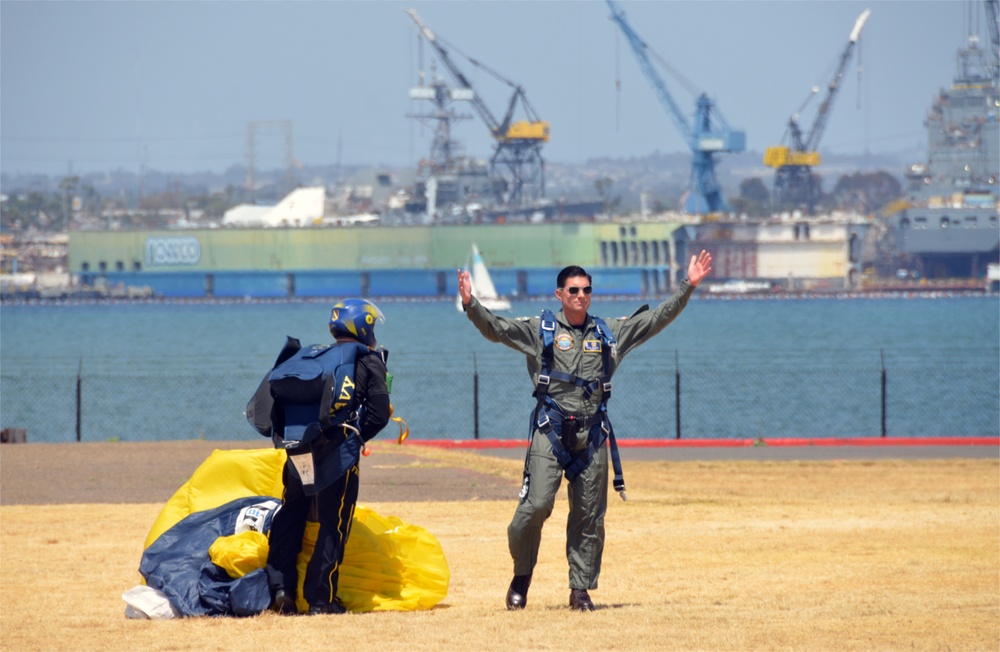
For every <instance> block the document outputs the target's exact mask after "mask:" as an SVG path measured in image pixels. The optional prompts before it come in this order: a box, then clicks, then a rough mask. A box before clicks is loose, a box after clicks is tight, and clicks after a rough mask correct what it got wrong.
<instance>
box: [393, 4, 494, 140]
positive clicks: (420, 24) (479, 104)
mask: <svg viewBox="0 0 1000 652" xmlns="http://www.w3.org/2000/svg"><path fill="white" fill-rule="evenodd" d="M406 13H407V14H409V16H410V18H412V19H413V22H415V23H416V24H417V28H418V29H419V30H420V33H421V34H423V35H424V39H426V40H427V42H428V43H430V44H431V47H432V48H434V51H435V52H437V54H438V58H439V59H441V63H443V64H444V65H445V67H446V68H447V69H448V72H450V73H451V75H452V77H454V78H455V81H457V82H458V84H459V85H460V86H461V87H462V88H465V89H468V90H470V91H472V93H473V95H472V100H471V102H472V106H473V108H474V109H475V110H476V113H478V114H479V116H480V117H481V118H482V119H483V122H485V123H486V126H487V128H488V129H489V130H490V133H492V134H493V137H494V138H495V137H496V136H497V133H498V132H499V130H500V123H499V122H497V119H496V118H495V117H493V114H492V113H490V109H489V107H487V106H486V103H485V102H483V99H482V98H481V97H479V93H476V91H475V89H474V88H473V87H472V84H471V83H469V80H468V79H466V77H465V75H464V74H462V71H461V70H460V69H459V68H458V66H456V65H455V62H454V61H452V60H451V56H450V55H449V54H448V50H447V49H445V47H444V46H443V45H441V43H439V42H438V39H437V37H436V36H434V32H432V31H431V29H430V28H429V27H427V25H425V24H424V21H422V20H420V16H418V15H417V12H416V10H415V9H407V10H406Z"/></svg>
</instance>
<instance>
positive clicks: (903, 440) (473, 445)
mask: <svg viewBox="0 0 1000 652" xmlns="http://www.w3.org/2000/svg"><path fill="white" fill-rule="evenodd" d="M406 442H407V443H408V444H414V445H417V446H434V447H437V448H450V449H456V448H457V449H470V450H480V449H485V448H527V447H528V442H527V440H523V439H413V438H412V437H411V438H410V439H407V440H406ZM618 446H619V447H621V448H743V447H752V446H1000V437H851V438H836V439H805V438H793V437H787V438H776V439H619V440H618Z"/></svg>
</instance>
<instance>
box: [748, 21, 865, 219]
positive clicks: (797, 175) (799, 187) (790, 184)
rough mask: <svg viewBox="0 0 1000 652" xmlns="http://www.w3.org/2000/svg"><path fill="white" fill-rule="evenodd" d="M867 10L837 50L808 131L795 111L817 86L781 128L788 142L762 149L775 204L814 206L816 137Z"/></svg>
mask: <svg viewBox="0 0 1000 652" xmlns="http://www.w3.org/2000/svg"><path fill="white" fill-rule="evenodd" d="M871 13H872V12H871V10H870V9H865V10H864V11H863V12H861V15H860V16H858V18H857V20H855V21H854V27H853V28H852V29H851V34H850V38H849V39H848V41H847V46H846V47H845V48H844V51H843V52H842V53H841V54H840V60H839V61H838V64H837V69H836V72H835V73H834V75H833V79H831V80H830V82H829V83H828V84H827V87H826V97H825V98H824V99H823V103H822V104H820V105H819V110H818V111H817V112H816V118H815V119H814V120H813V124H812V127H810V129H809V133H808V135H805V136H804V135H803V133H802V128H801V127H800V126H799V114H800V113H801V112H802V110H803V109H804V108H805V106H806V104H808V103H809V100H810V99H812V97H813V95H815V94H816V93H817V92H819V89H818V88H813V89H812V92H811V93H810V94H809V97H808V98H807V99H806V101H805V102H804V103H803V104H802V106H801V107H800V108H799V110H798V111H797V112H796V113H794V114H793V115H792V117H791V118H789V120H788V129H787V130H786V131H785V136H784V138H782V142H783V143H785V142H787V143H789V144H788V145H779V146H777V147H768V148H767V150H766V151H765V152H764V165H767V166H768V167H772V168H774V197H773V202H774V205H775V206H777V207H778V208H798V207H803V206H804V207H805V208H806V210H807V211H808V213H809V214H810V215H812V213H813V210H814V209H815V207H816V201H817V200H818V199H819V190H820V187H819V183H818V182H817V180H816V178H815V177H814V176H813V173H812V168H813V167H815V166H817V165H819V164H820V162H821V159H820V155H819V152H818V151H817V150H818V148H819V141H820V138H822V137H823V130H824V129H826V123H827V121H828V120H829V119H830V107H831V106H833V100H834V99H835V98H836V97H837V91H838V90H839V89H840V79H841V77H843V76H844V70H845V69H846V68H847V63H848V61H850V59H851V54H852V53H853V52H854V46H855V44H856V43H857V41H858V38H860V37H861V29H862V28H863V27H864V26H865V22H866V21H867V20H868V16H869V15H870V14H871Z"/></svg>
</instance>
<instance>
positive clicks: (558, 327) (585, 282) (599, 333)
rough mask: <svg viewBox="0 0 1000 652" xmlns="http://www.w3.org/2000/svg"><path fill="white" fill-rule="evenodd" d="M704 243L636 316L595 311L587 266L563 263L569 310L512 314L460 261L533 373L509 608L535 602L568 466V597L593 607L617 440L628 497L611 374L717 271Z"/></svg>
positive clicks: (473, 308)
mask: <svg viewBox="0 0 1000 652" xmlns="http://www.w3.org/2000/svg"><path fill="white" fill-rule="evenodd" d="M711 265H712V257H711V256H710V255H709V254H708V253H707V252H705V251H702V252H701V254H700V255H698V256H692V257H691V263H690V265H688V270H687V273H688V278H687V280H685V281H683V282H682V283H681V285H680V288H679V289H678V291H677V292H676V293H675V294H674V295H673V296H672V297H670V298H669V299H667V300H666V301H664V302H663V303H661V304H660V305H659V306H657V307H656V308H654V309H652V310H649V309H648V306H643V307H642V308H640V309H639V310H638V311H636V312H635V313H633V314H632V315H631V316H629V317H623V318H621V319H615V320H608V321H607V322H605V321H604V320H603V319H600V318H598V317H595V316H592V315H590V314H589V313H588V309H589V308H590V298H591V293H592V291H593V287H592V285H591V277H590V275H589V274H587V272H586V271H584V269H583V268H581V267H577V266H575V265H574V266H570V267H566V268H564V269H563V270H562V271H561V272H560V273H559V275H558V278H557V279H556V286H557V287H556V290H555V295H556V298H557V299H559V301H560V303H561V304H562V310H560V311H559V313H558V314H556V315H553V314H552V313H551V312H550V311H548V310H546V311H543V312H542V315H541V316H539V317H531V318H527V317H525V318H520V319H508V318H505V317H498V316H496V315H494V314H493V313H491V312H490V311H489V310H487V309H486V308H485V307H484V306H483V305H482V304H480V303H479V302H478V301H477V300H476V298H475V297H474V296H472V290H471V287H472V286H471V284H470V282H469V273H468V272H463V271H462V270H459V272H458V290H459V293H460V294H461V297H462V305H463V307H464V308H465V311H466V314H467V315H468V318H469V320H470V321H471V322H472V323H473V324H475V326H476V328H477V329H479V331H480V332H481V333H482V334H483V336H484V337H486V339H488V340H490V341H491V342H499V343H501V344H505V345H507V346H509V347H510V348H512V349H514V350H516V351H518V352H520V353H523V354H524V355H525V357H526V358H527V362H528V372H529V374H530V375H531V378H532V381H533V382H534V383H535V394H534V396H535V398H536V399H537V400H538V404H537V405H536V407H535V410H534V412H533V413H532V431H531V434H532V439H531V444H530V447H529V449H528V455H527V459H526V460H525V465H524V478H523V484H522V488H521V495H520V501H519V503H518V506H517V509H516V510H515V512H514V517H513V519H512V520H511V523H510V526H509V527H508V528H507V543H508V546H509V549H510V554H511V557H512V559H513V561H514V579H513V580H512V581H511V583H510V587H509V588H508V590H507V597H506V604H507V608H508V609H510V610H515V609H523V608H524V607H525V605H526V604H527V599H528V587H529V585H530V584H531V576H532V572H533V570H534V568H535V563H536V561H537V559H538V547H539V545H540V543H541V537H542V525H543V524H544V523H545V520H546V519H547V518H548V517H549V515H550V514H551V513H552V508H553V506H554V503H555V497H556V492H557V491H558V489H559V485H560V484H561V482H562V478H563V477H564V476H565V477H566V480H567V485H568V489H567V495H568V498H569V503H570V508H569V517H568V519H567V521H568V522H567V527H566V557H567V561H568V562H569V588H570V595H569V607H570V608H571V609H575V610H580V611H593V610H594V609H595V607H594V603H593V602H592V601H591V599H590V594H589V593H588V591H589V590H591V589H596V588H597V579H598V575H600V572H601V559H602V556H603V553H604V514H605V512H606V511H607V504H608V455H609V453H608V449H609V446H608V445H607V442H610V449H611V458H612V465H613V467H614V471H615V479H614V484H615V489H616V490H617V491H619V493H620V494H621V496H622V498H623V499H624V498H625V481H624V478H623V476H622V473H621V464H620V461H619V459H618V448H617V446H616V444H615V438H614V430H613V429H612V428H611V421H610V419H609V418H608V416H607V409H606V407H607V401H608V398H609V396H610V394H611V376H612V375H613V374H614V372H615V370H616V369H617V366H618V364H619V363H620V362H621V359H622V358H623V357H624V356H625V354H626V353H628V352H629V351H631V350H632V349H633V348H635V347H636V346H638V345H640V344H642V343H643V342H645V341H646V340H648V339H650V338H651V337H653V336H654V335H656V334H657V333H659V332H660V331H661V330H663V329H664V328H666V326H667V325H668V324H669V323H670V322H671V321H673V320H674V318H676V317H677V315H679V314H680V313H681V311H682V310H683V309H684V307H685V306H686V305H687V302H688V299H689V298H690V297H691V295H692V294H693V293H694V289H695V287H696V286H697V285H698V283H700V282H701V280H702V279H703V278H705V276H707V275H708V273H709V272H711V270H712V268H711Z"/></svg>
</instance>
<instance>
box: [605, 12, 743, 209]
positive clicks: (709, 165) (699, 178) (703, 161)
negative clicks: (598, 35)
mask: <svg viewBox="0 0 1000 652" xmlns="http://www.w3.org/2000/svg"><path fill="white" fill-rule="evenodd" d="M607 3H608V7H610V8H611V19H612V20H613V21H615V22H616V23H617V24H618V27H620V28H621V30H622V32H623V33H624V34H625V37H626V38H627V39H628V42H629V45H630V46H631V47H632V53H633V54H634V55H635V58H636V61H637V62H638V63H639V68H640V69H641V70H642V72H643V74H644V75H645V76H646V80H647V81H648V82H649V84H650V86H652V87H653V91H654V92H655V93H656V96H657V98H658V99H659V100H660V104H662V105H663V108H664V109H665V110H666V112H667V115H669V116H670V117H671V118H672V119H673V121H674V124H675V125H676V126H677V129H678V130H679V131H680V132H681V135H682V136H683V137H684V139H685V141H686V142H687V145H688V147H689V148H690V149H691V154H692V161H691V178H690V181H689V184H688V186H689V190H688V196H687V200H686V201H685V204H684V210H685V211H686V212H688V213H691V214H695V215H704V214H709V213H721V212H726V211H728V210H729V204H728V203H727V202H726V200H725V198H724V197H723V196H722V191H721V189H720V188H719V182H718V180H717V179H716V177H715V155H716V153H718V152H742V151H743V150H744V149H745V147H746V134H745V133H744V132H742V131H733V130H731V129H730V128H729V125H728V124H727V123H726V120H725V118H723V117H722V114H721V113H720V112H719V110H718V109H716V108H715V104H714V103H713V102H712V100H710V99H709V98H708V96H707V95H705V94H704V93H702V94H701V95H700V96H699V97H698V99H697V103H696V110H695V120H694V126H693V127H692V126H691V125H689V124H688V121H687V119H686V118H685V117H684V114H683V113H681V110H680V108H678V106H677V103H676V102H674V99H673V97H671V95H670V93H669V92H668V91H667V86H666V84H664V83H663V79H661V77H660V75H659V73H658V72H657V70H656V68H655V67H654V66H653V63H652V61H650V58H649V53H650V52H652V50H650V48H649V46H648V45H647V44H646V43H645V42H644V41H643V40H642V39H641V38H639V35H638V34H636V33H635V30H633V29H632V27H631V26H630V25H629V24H628V21H626V20H625V12H624V11H623V10H622V9H621V8H619V7H618V5H617V3H616V2H614V0H607Z"/></svg>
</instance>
